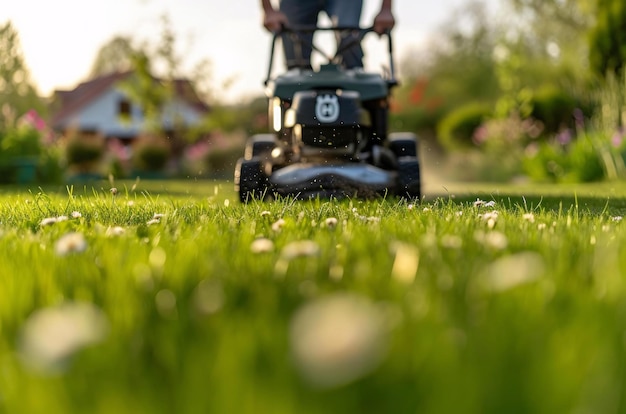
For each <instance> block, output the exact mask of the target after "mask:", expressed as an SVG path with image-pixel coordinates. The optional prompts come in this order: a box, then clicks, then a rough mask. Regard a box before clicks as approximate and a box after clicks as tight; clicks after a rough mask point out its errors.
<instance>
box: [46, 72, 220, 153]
mask: <svg viewBox="0 0 626 414" xmlns="http://www.w3.org/2000/svg"><path fill="white" fill-rule="evenodd" d="M131 76H133V72H132V71H127V72H115V73H111V74H108V75H104V76H100V77H97V78H94V79H91V80H89V81H86V82H83V83H81V84H79V85H78V86H77V87H76V88H74V89H73V90H57V91H55V93H54V97H53V111H52V119H51V125H52V128H53V129H54V130H55V131H56V132H57V133H60V134H63V133H65V132H67V131H69V130H76V131H78V132H80V133H83V134H85V135H91V134H98V135H101V136H103V137H105V138H118V139H120V140H121V141H123V142H126V143H130V142H131V141H132V140H133V139H134V138H136V137H137V136H138V135H139V134H140V133H141V132H142V131H143V130H144V127H145V117H144V113H143V111H142V108H140V107H139V106H138V105H137V104H136V103H134V102H132V101H131V99H130V98H129V97H128V96H127V94H126V93H125V92H124V88H123V84H124V82H128V81H129V79H130V77H131ZM154 80H155V82H160V81H159V80H158V79H154ZM172 90H173V94H172V99H171V102H167V103H166V104H165V107H164V108H163V110H162V111H161V113H162V117H163V119H162V125H163V129H164V130H165V131H168V130H173V129H174V120H176V122H177V123H179V124H182V125H183V126H193V125H196V124H198V123H199V122H200V121H201V119H202V118H203V116H205V115H206V114H207V112H208V110H209V108H208V106H207V105H206V103H204V102H202V100H201V99H200V98H199V97H198V95H197V93H196V91H195V90H194V88H193V85H192V84H191V82H190V81H189V80H186V79H176V80H174V81H173V88H172Z"/></svg>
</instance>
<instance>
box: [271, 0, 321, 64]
mask: <svg viewBox="0 0 626 414" xmlns="http://www.w3.org/2000/svg"><path fill="white" fill-rule="evenodd" d="M322 6H323V0H282V1H281V2H280V10H281V11H282V12H283V13H284V14H285V16H287V20H289V24H290V25H291V26H295V27H297V26H315V25H316V24H317V16H318V14H319V12H320V11H321V10H322ZM312 41H313V35H312V34H310V35H295V34H289V33H287V34H285V35H283V36H282V42H283V48H284V50H285V63H286V64H287V68H288V69H292V68H295V67H304V68H307V67H311V61H310V60H311V42H312Z"/></svg>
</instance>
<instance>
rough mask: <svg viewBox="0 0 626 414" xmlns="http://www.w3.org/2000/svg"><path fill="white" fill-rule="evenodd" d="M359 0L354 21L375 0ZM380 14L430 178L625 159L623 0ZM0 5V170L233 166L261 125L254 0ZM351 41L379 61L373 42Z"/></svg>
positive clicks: (596, 171)
mask: <svg viewBox="0 0 626 414" xmlns="http://www.w3.org/2000/svg"><path fill="white" fill-rule="evenodd" d="M364 4H365V7H364V11H363V15H362V24H363V25H364V26H367V25H369V24H371V21H372V19H373V16H374V15H375V14H376V12H377V11H378V9H379V7H380V2H379V1H374V0H365V2H364ZM394 14H395V16H396V18H397V21H398V23H397V27H396V28H395V29H394V31H393V35H394V42H395V51H396V54H395V62H396V68H397V70H398V75H399V78H400V81H401V83H400V86H399V87H398V88H396V89H395V90H394V91H393V97H392V108H393V110H392V115H391V117H392V119H391V128H392V130H395V131H412V132H416V133H418V135H419V136H420V137H421V144H422V145H421V148H422V160H423V163H424V165H425V168H424V170H425V173H426V177H427V179H430V180H480V181H534V182H583V181H599V180H615V179H621V178H623V177H624V176H625V175H626V168H625V167H624V154H625V153H626V144H624V143H623V139H622V138H623V121H624V113H623V104H624V100H625V99H624V97H625V93H624V86H625V82H624V76H623V59H624V57H625V56H624V55H625V54H626V52H625V51H624V48H623V47H622V45H623V44H624V40H625V39H622V36H626V35H623V34H622V32H623V31H622V30H620V29H619V28H620V27H623V25H624V24H625V23H626V6H625V5H624V4H622V2H621V1H619V0H543V1H540V0H500V1H496V0H483V1H480V0H440V1H437V2H415V1H411V0H397V1H395V2H394ZM0 19H1V20H0V52H1V53H0V109H1V112H0V139H1V141H0V145H2V149H3V151H2V153H1V155H0V170H2V171H0V172H3V174H2V175H1V176H2V177H5V178H3V180H4V181H11V182H13V181H18V182H19V181H23V182H28V181H46V180H48V181H50V180H52V181H55V180H56V181H62V180H64V179H68V177H74V178H78V179H84V178H93V177H96V178H97V177H101V176H107V175H109V174H113V175H114V176H116V177H120V178H123V177H129V176H135V175H137V174H143V175H145V176H157V177H169V176H175V177H196V178H197V177H216V178H230V175H232V165H233V163H234V160H235V159H236V157H238V156H239V154H240V153H241V148H242V145H243V142H244V141H245V138H246V137H247V136H249V135H251V134H253V133H257V132H265V131H267V115H266V112H267V109H266V98H265V97H264V95H263V80H264V77H265V75H266V70H267V63H268V59H269V45H270V40H271V36H270V34H269V33H267V32H266V31H265V30H264V29H263V28H262V25H261V8H260V4H258V2H257V1H253V2H250V3H249V4H245V5H242V4H241V3H239V2H237V3H236V2H226V3H223V2H219V3H218V2H195V1H191V0H184V1H179V2H176V3H174V2H170V1H167V0H132V1H121V0H112V1H107V2H104V1H101V2H100V1H98V2H81V1H78V0H61V1H56V2H43V3H42V2H37V1H33V0H27V1H21V2H10V3H8V4H6V5H3V11H2V15H1V16H0ZM365 50H366V55H367V59H366V66H367V69H368V70H372V71H378V70H380V68H381V66H382V65H384V64H385V63H386V56H385V44H384V42H382V43H381V41H380V40H379V39H375V38H372V39H370V40H368V41H367V42H366V44H365ZM107 99H108V101H107ZM109 101H115V111H112V112H115V114H113V115H115V119H113V120H111V119H109V121H105V120H104V118H103V115H102V114H104V113H105V112H106V111H105V110H104V109H102V108H104V104H105V103H106V102H109ZM98 105H102V106H101V107H100V106H98ZM97 108H100V110H99V111H98V113H99V114H100V117H99V118H98V117H96V116H95V115H94V114H93V112H94V111H96V109H97ZM107 122H108V123H107Z"/></svg>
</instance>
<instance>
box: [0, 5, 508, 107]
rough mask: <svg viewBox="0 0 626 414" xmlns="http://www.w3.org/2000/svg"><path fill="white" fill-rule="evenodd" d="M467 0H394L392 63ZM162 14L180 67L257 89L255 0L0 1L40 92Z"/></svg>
mask: <svg viewBox="0 0 626 414" xmlns="http://www.w3.org/2000/svg"><path fill="white" fill-rule="evenodd" d="M487 1H488V2H489V3H493V4H495V2H496V1H497V0H487ZM467 2H468V0H436V1H433V0H395V1H394V5H393V11H394V15H395V17H396V20H397V26H396V29H394V47H395V50H396V54H397V57H396V61H398V60H399V59H401V57H402V55H403V53H407V50H409V49H410V48H411V47H419V46H420V45H424V44H426V43H427V39H428V36H429V35H432V34H433V32H434V31H435V30H436V29H437V28H438V27H439V26H440V25H441V24H442V23H443V22H445V21H446V20H447V19H448V17H449V15H450V14H451V12H452V11H453V10H457V9H458V8H459V6H461V5H463V4H466V3H467ZM379 7H380V0H364V11H363V16H362V24H363V25H364V26H365V25H370V24H371V22H372V19H373V17H374V16H375V14H376V12H377V11H378V9H379ZM164 14H167V15H168V16H169V18H170V21H171V26H172V29H173V30H174V32H175V33H176V34H177V39H178V44H177V49H178V51H179V53H181V54H183V55H184V58H185V60H184V62H183V63H184V65H183V67H192V66H193V65H194V64H195V63H197V62H199V61H200V60H202V59H204V58H208V59H209V60H211V61H212V62H213V73H214V77H215V78H216V81H222V80H225V79H227V78H229V77H232V76H235V77H236V82H235V83H234V84H233V86H232V87H231V88H230V89H229V91H228V95H229V96H231V97H234V98H235V99H238V98H239V97H244V96H249V95H258V94H260V93H262V81H263V79H264V77H265V75H266V71H267V63H268V56H269V44H270V39H271V36H270V34H269V33H267V32H266V31H265V30H264V29H263V28H262V26H261V7H260V1H259V0H226V1H223V0H204V1H202V0H49V1H48V0H15V1H5V2H3V4H2V8H1V12H0V23H4V22H5V21H6V20H11V21H12V22H13V25H14V27H15V28H16V29H17V31H18V32H19V35H20V39H21V43H22V50H23V53H24V56H25V59H26V63H27V65H28V67H29V69H30V72H31V76H32V78H33V80H34V82H35V84H36V85H37V87H38V88H39V91H40V92H41V93H42V94H44V95H49V94H51V93H52V92H53V91H54V90H55V89H69V88H72V87H74V86H75V85H76V84H77V83H78V82H80V81H82V80H85V77H86V76H87V74H88V72H89V69H90V68H91V65H92V63H93V61H94V59H95V56H96V54H97V52H98V50H99V48H100V47H101V46H102V45H103V44H104V43H106V42H107V41H109V40H110V39H111V38H112V37H113V36H114V35H117V34H123V35H129V36H131V37H132V38H134V39H138V40H154V41H156V39H158V35H159V31H160V28H161V22H160V17H161V16H162V15H164ZM366 53H367V50H366ZM372 54H374V55H375V54H376V52H374V53H370V55H372ZM225 98H226V97H225Z"/></svg>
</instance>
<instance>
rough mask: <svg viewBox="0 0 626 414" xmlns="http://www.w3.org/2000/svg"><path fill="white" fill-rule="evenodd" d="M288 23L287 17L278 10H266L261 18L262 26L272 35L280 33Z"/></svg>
mask: <svg viewBox="0 0 626 414" xmlns="http://www.w3.org/2000/svg"><path fill="white" fill-rule="evenodd" d="M288 23H289V21H288V20H287V16H285V14H284V13H283V12H281V11H278V10H267V11H266V12H265V15H264V16H263V26H265V28H266V29H267V30H269V31H270V32H272V33H277V32H280V30H281V29H282V28H283V27H284V26H287V25H288Z"/></svg>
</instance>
